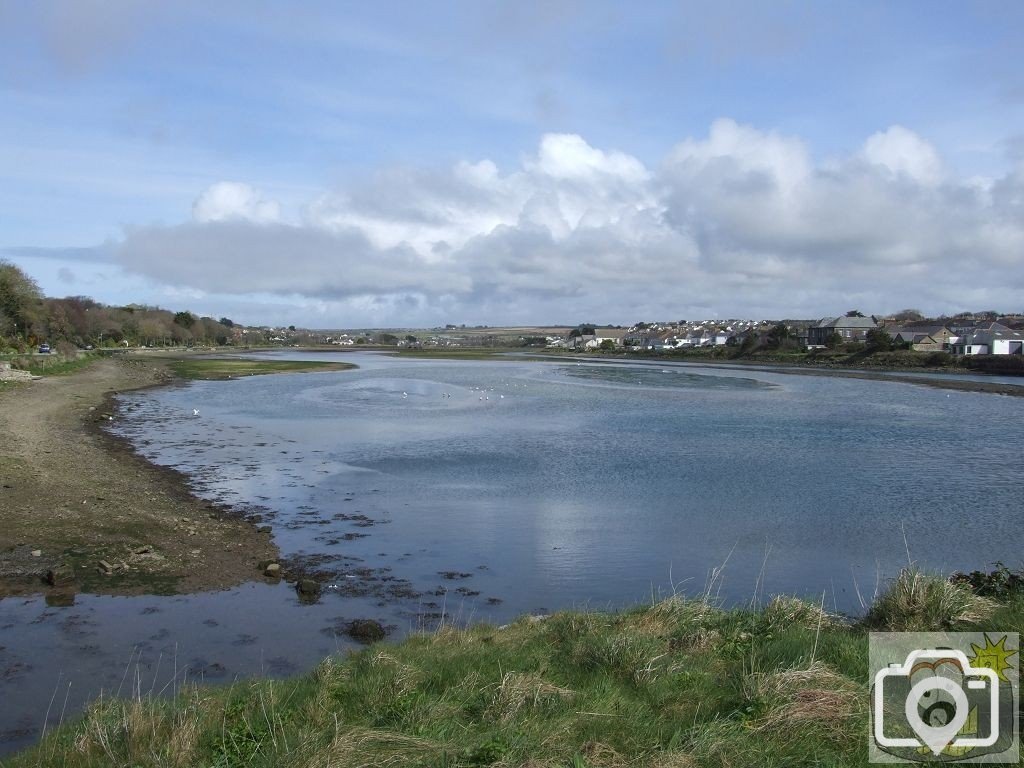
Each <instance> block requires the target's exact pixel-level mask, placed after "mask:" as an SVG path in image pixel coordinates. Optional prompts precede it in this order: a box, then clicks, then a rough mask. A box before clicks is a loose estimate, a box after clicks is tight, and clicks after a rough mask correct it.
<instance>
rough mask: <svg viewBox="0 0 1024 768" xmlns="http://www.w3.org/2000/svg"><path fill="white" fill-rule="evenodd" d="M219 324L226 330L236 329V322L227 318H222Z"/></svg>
mask: <svg viewBox="0 0 1024 768" xmlns="http://www.w3.org/2000/svg"><path fill="white" fill-rule="evenodd" d="M218 322H219V323H220V324H221V325H223V326H224V327H225V328H234V327H235V324H234V322H233V321H232V320H230V319H228V318H226V317H222V318H221V319H220V320H219V321H218Z"/></svg>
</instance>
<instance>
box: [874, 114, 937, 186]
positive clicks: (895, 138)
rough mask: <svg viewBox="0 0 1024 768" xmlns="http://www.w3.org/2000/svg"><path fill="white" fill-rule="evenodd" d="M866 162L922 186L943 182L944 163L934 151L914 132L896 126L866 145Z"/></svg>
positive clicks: (876, 135) (878, 134) (879, 134)
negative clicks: (902, 175)
mask: <svg viewBox="0 0 1024 768" xmlns="http://www.w3.org/2000/svg"><path fill="white" fill-rule="evenodd" d="M863 155H864V158H865V159H866V160H867V161H868V162H869V163H874V164H875V165H879V166H882V167H883V168H886V169H888V170H889V172H890V173H893V174H896V175H899V174H904V175H906V176H907V177H909V178H910V179H911V180H912V181H915V182H918V183H920V184H936V183H938V182H939V181H941V180H942V162H941V161H940V160H939V155H938V153H937V152H936V151H935V148H934V147H933V146H932V145H931V144H929V143H928V142H927V141H925V140H924V139H922V138H921V137H920V136H918V135H917V134H915V133H914V132H913V131H908V130H907V129H906V128H904V127H903V126H900V125H894V126H892V127H891V128H889V130H887V131H882V132H879V133H876V134H874V135H873V136H871V137H870V138H869V139H868V140H867V141H866V142H865V143H864V151H863Z"/></svg>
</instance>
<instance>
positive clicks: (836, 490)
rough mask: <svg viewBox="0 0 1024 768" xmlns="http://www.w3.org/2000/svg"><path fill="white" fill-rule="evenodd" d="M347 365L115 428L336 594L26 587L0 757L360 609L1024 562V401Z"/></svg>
mask: <svg viewBox="0 0 1024 768" xmlns="http://www.w3.org/2000/svg"><path fill="white" fill-rule="evenodd" d="M281 356H288V355H278V357H281ZM292 356H294V357H305V358H315V357H317V356H316V355H292ZM320 357H324V356H322V355H321V356H320ZM330 359H337V357H336V356H334V357H330ZM344 359H347V360H349V359H350V360H352V361H353V362H357V363H358V364H359V365H360V368H359V370H355V371H346V372H333V373H317V374H294V375H287V376H263V377H251V378H246V379H241V380H237V381H229V382H195V383H191V384H187V385H183V386H175V387H170V388H165V389H158V390H150V391H145V392H140V393H135V394H131V395H128V396H125V397H124V398H123V399H122V415H121V417H120V418H119V420H118V421H117V423H116V427H115V429H116V431H117V432H118V433H119V434H122V435H124V436H125V437H127V438H128V439H130V440H131V441H132V443H133V444H135V445H136V447H137V448H138V449H139V450H140V451H141V452H142V453H143V454H144V455H145V456H147V457H149V458H150V459H152V460H153V461H156V462H157V463H161V464H167V465H171V466H174V467H178V468H180V469H182V470H184V471H186V472H188V473H189V474H190V476H191V477H192V478H193V482H194V485H195V489H196V490H197V492H199V493H200V494H202V495H204V496H207V497H209V498H211V499H217V500H219V501H223V502H225V503H229V504H233V505H236V506H238V507H239V508H240V509H247V510H250V511H251V510H257V511H259V512H260V513H261V514H263V515H264V520H265V522H267V523H268V524H270V525H272V526H273V530H274V536H275V539H276V542H277V544H278V546H279V547H280V548H281V550H282V553H283V554H284V555H285V556H286V557H289V558H293V559H295V560H297V561H300V562H304V563H306V564H307V565H308V566H309V567H311V568H314V569H315V570H317V571H318V572H319V573H320V574H321V578H322V579H323V580H324V583H325V584H327V585H328V590H327V591H326V592H325V593H324V595H323V597H322V599H321V600H320V602H319V603H317V604H315V605H300V604H299V603H298V601H297V600H296V597H295V593H294V591H293V590H291V589H290V588H289V587H288V585H287V584H280V585H271V584H250V585H246V586H243V587H240V588H238V589H235V590H230V591H227V592H220V593H210V594H204V595H196V596H179V597H174V598H159V597H139V598H101V597H90V596H79V598H78V600H77V601H76V603H75V605H74V606H71V607H64V608H57V607H47V606H46V605H45V603H44V602H43V601H42V599H41V598H38V599H27V600H26V599H8V600H2V601H0V646H3V647H2V648H0V663H2V668H3V669H5V670H7V671H6V672H5V674H4V676H2V677H0V693H2V694H4V695H3V699H2V700H0V730H3V731H4V734H0V736H2V737H3V738H5V739H6V741H5V742H0V749H2V748H7V749H9V748H11V746H17V745H21V744H24V743H25V742H26V741H29V740H31V739H32V738H35V737H36V736H37V733H35V732H36V731H37V729H38V727H39V726H41V725H42V722H43V717H44V715H45V711H46V707H47V703H48V702H49V700H50V699H51V697H52V696H53V694H54V692H55V691H56V692H57V696H56V699H55V700H56V702H57V703H56V704H54V705H53V707H52V708H51V715H50V719H51V720H55V719H57V716H58V715H59V709H60V705H61V703H62V700H63V699H64V698H67V700H68V702H69V703H68V705H67V706H68V709H69V711H70V710H73V709H74V708H75V707H77V706H79V705H80V703H81V701H83V700H84V699H85V698H86V697H88V696H91V695H95V693H96V692H97V691H98V690H99V688H100V687H105V688H106V689H108V690H110V689H116V688H117V686H118V683H119V680H120V679H121V678H122V677H123V676H124V672H125V671H126V670H134V671H132V675H135V674H136V672H137V680H138V681H139V685H140V686H141V687H143V688H144V689H149V688H154V689H156V690H160V689H161V688H162V687H164V686H166V685H168V684H169V683H170V684H171V685H173V683H171V682H170V681H171V678H173V677H174V675H175V673H177V674H178V675H179V677H178V678H175V679H180V676H181V675H182V674H183V673H184V671H187V672H188V674H191V675H193V676H202V677H204V678H208V679H215V680H229V679H233V678H234V677H235V676H238V675H244V674H252V673H257V672H260V671H263V672H266V673H270V674H289V673H291V672H293V671H296V670H300V669H305V668H308V667H309V666H311V665H312V664H313V663H315V661H316V660H317V659H319V658H320V657H322V656H323V655H324V654H325V653H329V652H330V651H332V650H334V649H336V648H339V647H343V646H345V645H346V643H347V641H346V640H344V639H343V638H342V637H339V636H338V631H337V628H338V627H339V626H340V624H341V623H342V622H343V621H345V620H348V619H353V618H363V617H375V618H379V619H381V620H383V621H384V622H385V623H388V624H390V625H392V626H393V627H394V634H395V635H396V636H399V635H401V634H402V633H404V632H407V631H409V630H410V629H415V628H417V627H421V626H428V627H429V626H432V625H434V624H435V623H436V622H437V621H438V620H439V617H440V616H441V615H444V616H445V617H446V618H451V619H452V620H456V621H467V620H487V621H494V622H504V621H507V620H509V619H510V618H512V617H514V616H515V615H518V614H521V613H523V612H539V611H551V610H556V609H559V608H565V607H570V606H590V607H598V608H603V607H607V606H613V607H614V606H621V605H624V604H629V603H633V602H636V601H642V600H649V599H651V598H652V596H653V597H656V596H658V595H664V594H666V593H668V592H670V591H671V590H673V589H677V590H683V591H685V592H690V593H696V592H699V591H701V590H703V589H704V587H705V585H706V581H707V578H708V574H709V572H710V571H711V570H712V569H713V568H715V567H716V566H721V565H722V564H725V567H724V570H723V571H722V573H723V577H722V580H721V581H720V582H718V583H716V584H715V585H714V589H715V591H716V592H717V593H718V594H719V595H720V597H721V598H722V599H723V600H724V601H727V602H731V603H735V602H748V601H750V600H751V599H752V598H754V597H755V596H757V597H759V596H761V595H762V594H770V593H775V592H787V593H798V594H802V595H807V596H814V599H816V600H820V599H822V596H823V595H824V599H825V601H826V603H827V604H828V606H830V607H832V608H833V609H836V610H841V611H849V612H856V611H858V610H860V604H859V600H858V598H857V590H858V589H859V591H860V592H861V593H863V594H864V595H865V596H866V597H870V595H871V593H872V592H873V591H874V590H875V588H876V584H877V583H878V580H879V579H884V578H885V577H886V576H887V575H891V574H892V573H894V572H895V571H896V570H897V569H898V568H899V567H900V566H901V565H904V564H905V563H906V561H907V548H908V547H909V549H910V553H911V556H912V557H913V558H914V559H916V560H917V561H918V562H919V563H920V564H922V565H924V566H926V567H928V568H933V569H937V570H941V571H950V570H954V569H964V568H975V567H981V566H984V565H986V564H989V563H992V562H994V561H996V560H1003V561H1005V562H1008V563H1017V562H1019V560H1020V553H1021V552H1022V551H1024V546H1022V545H1024V528H1022V526H1021V525H1020V523H1021V507H1022V504H1021V502H1022V501H1024V489H1022V484H1021V483H1022V481H1021V477H1020V472H1019V469H1018V466H1017V465H1018V461H1019V456H1020V451H1021V448H1022V440H1021V426H1020V425H1021V423H1022V417H1024V399H1018V398H1008V397H1000V396H994V395H984V394H974V393H964V392H946V391H942V390H939V389H931V388H927V387H917V386H912V385H907V384H897V383H892V382H874V381H858V380H851V379H841V378H821V377H804V376H799V375H779V374H774V373H771V372H766V371H753V370H751V371H746V370H743V371H730V370H719V369H711V368H706V367H694V366H683V365H672V364H669V365H651V364H645V365H630V364H590V363H583V364H577V363H576V362H573V361H570V362H550V361H543V362H542V361H530V362H515V361H508V360H493V361H492V360H485V361H438V360H415V359H394V358H388V357H384V356H379V355H372V354H353V355H350V356H346V357H345V358H344ZM193 408H196V409H199V411H200V416H199V417H193V416H192V412H193ZM904 532H905V538H904ZM169 660H170V664H171V665H170V666H169ZM68 681H71V682H72V686H71V690H70V692H66V691H65V687H66V686H67V682H68ZM124 685H127V683H125V684H122V687H123V686H124Z"/></svg>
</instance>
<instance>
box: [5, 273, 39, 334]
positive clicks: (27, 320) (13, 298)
mask: <svg viewBox="0 0 1024 768" xmlns="http://www.w3.org/2000/svg"><path fill="white" fill-rule="evenodd" d="M42 303H43V294H42V292H41V291H40V290H39V286H38V285H37V284H36V281H35V280H33V279H32V278H31V277H29V276H28V275H26V274H25V273H24V272H22V271H21V270H20V269H18V267H16V266H14V265H13V264H11V263H9V262H6V261H0V318H2V319H3V320H4V322H5V323H6V325H7V326H8V327H0V333H9V334H11V335H15V336H17V335H21V336H27V335H28V331H29V329H30V328H32V327H33V326H35V325H36V323H38V322H39V321H40V320H41V319H42V315H43V311H42V310H43V307H42Z"/></svg>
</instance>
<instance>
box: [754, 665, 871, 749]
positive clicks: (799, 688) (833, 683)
mask: <svg viewBox="0 0 1024 768" xmlns="http://www.w3.org/2000/svg"><path fill="white" fill-rule="evenodd" d="M747 687H748V689H749V690H748V696H749V697H750V698H752V699H755V700H759V701H761V702H764V704H765V705H766V707H767V709H766V712H765V714H764V715H763V716H762V717H760V718H758V720H757V721H756V722H755V724H754V726H753V727H754V729H755V730H757V731H762V732H771V733H773V734H775V735H776V737H782V738H785V737H786V735H787V734H791V735H793V736H797V735H799V737H800V738H807V736H808V735H809V734H810V733H811V732H813V733H815V734H817V735H820V736H822V737H825V738H828V739H830V740H832V741H836V742H842V741H845V740H848V739H850V738H851V734H852V733H853V732H854V731H857V730H858V729H856V728H853V727H851V725H852V721H854V720H855V719H856V718H857V717H859V716H860V715H862V714H863V713H864V712H865V709H864V706H865V702H866V701H867V696H866V693H865V691H864V689H863V688H862V687H861V686H858V685H857V684H855V683H854V682H853V681H852V680H850V679H849V678H848V677H845V676H843V675H840V674H839V673H838V672H835V671H834V670H832V669H830V668H829V667H828V666H827V665H825V664H823V663H821V662H820V661H819V662H812V663H811V664H810V665H808V666H807V667H806V668H803V669H783V670H777V671H775V672H770V673H767V674H763V673H762V674H753V675H750V676H748V678H747ZM857 735H858V736H859V731H858V734H857Z"/></svg>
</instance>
